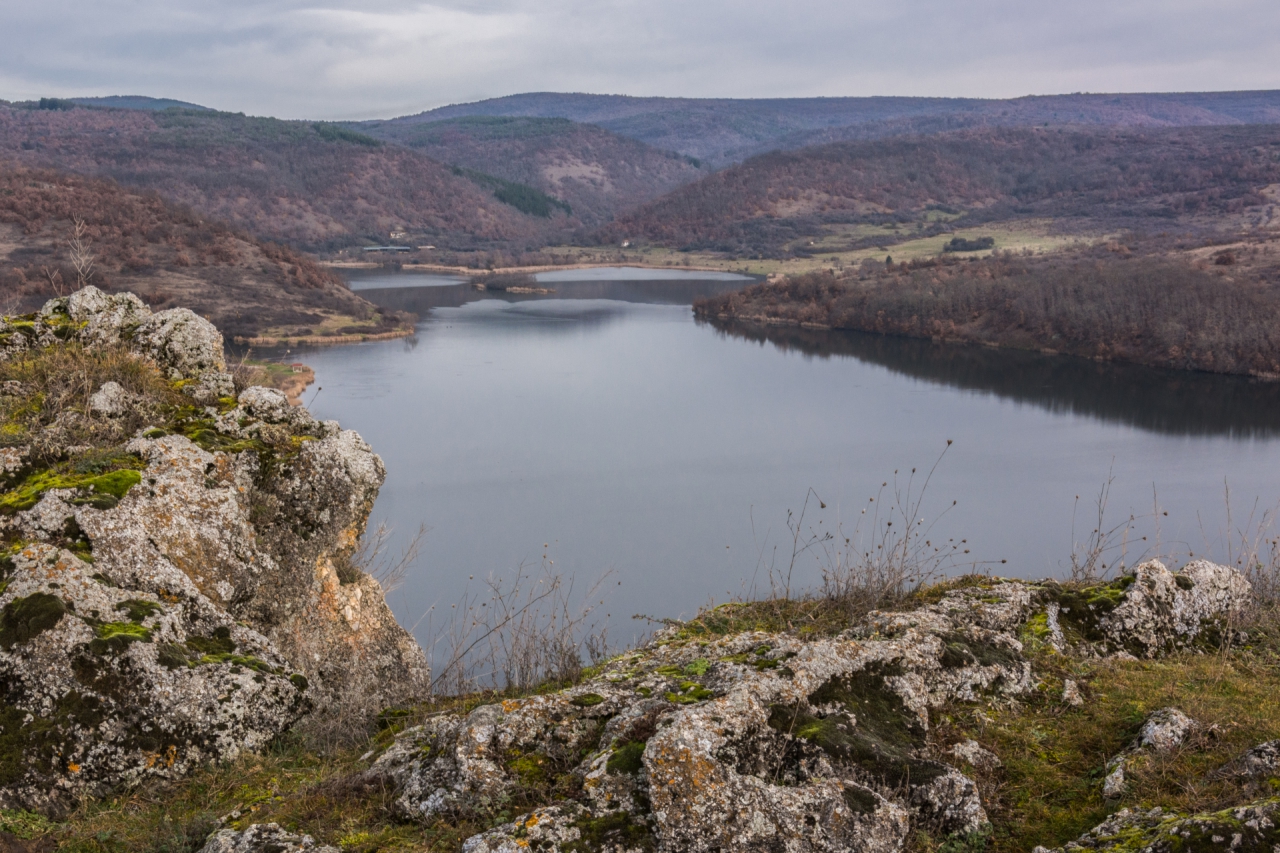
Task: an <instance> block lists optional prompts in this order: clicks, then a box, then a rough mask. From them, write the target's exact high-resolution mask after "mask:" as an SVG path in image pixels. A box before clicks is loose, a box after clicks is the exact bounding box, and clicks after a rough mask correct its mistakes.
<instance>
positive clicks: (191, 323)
mask: <svg viewBox="0 0 1280 853" xmlns="http://www.w3.org/2000/svg"><path fill="white" fill-rule="evenodd" d="M132 343H133V344H134V345H135V346H137V347H138V348H139V349H140V350H141V351H142V352H144V353H146V354H147V355H149V356H151V357H152V358H154V359H155V361H156V363H157V364H159V365H160V367H161V369H162V370H165V371H167V372H168V374H169V378H170V379H198V378H200V377H201V376H203V375H204V374H206V373H209V372H216V373H225V372H226V369H227V364H226V361H225V359H224V358H223V355H222V334H221V333H220V332H219V331H218V330H217V329H216V328H215V327H214V325H213V324H212V323H210V322H209V321H208V320H206V319H204V318H203V317H201V316H200V315H198V314H196V313H195V312H194V311H191V310H190V309H187V308H170V309H169V310H168V311H161V312H159V313H158V314H152V315H151V316H150V317H147V318H146V319H145V320H143V321H142V323H141V324H140V325H139V326H138V327H137V329H136V330H135V331H134V333H133V341H132Z"/></svg>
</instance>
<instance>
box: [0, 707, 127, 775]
mask: <svg viewBox="0 0 1280 853" xmlns="http://www.w3.org/2000/svg"><path fill="white" fill-rule="evenodd" d="M28 717H31V719H30V720H28V719H27V718H28ZM103 719H104V715H103V713H102V706H101V703H100V702H99V701H98V699H97V698H96V697H93V696H87V695H84V694H81V693H78V692H76V691H74V690H73V691H71V692H69V693H67V694H65V695H63V696H62V697H61V698H59V699H58V700H57V702H55V703H54V706H53V712H52V713H51V714H49V715H48V716H42V715H39V714H30V713H29V712H27V711H24V710H23V709H21V708H18V707H16V706H14V705H10V704H8V703H5V702H0V786H5V785H12V784H14V783H15V782H18V781H19V780H21V779H22V778H23V777H24V776H26V775H27V773H29V772H32V771H34V772H44V773H47V772H50V771H51V770H54V769H57V770H60V771H61V770H65V761H66V760H67V759H66V758H65V747H66V745H67V744H66V738H67V736H68V733H70V732H71V731H73V730H74V729H75V728H77V727H80V728H93V727H95V726H97V725H98V724H99V723H101V722H102V721H103Z"/></svg>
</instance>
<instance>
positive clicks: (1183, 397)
mask: <svg viewBox="0 0 1280 853" xmlns="http://www.w3.org/2000/svg"><path fill="white" fill-rule="evenodd" d="M699 323H700V324H702V323H706V324H707V325H711V326H713V327H714V328H715V329H716V330H717V331H718V332H719V333H720V334H722V335H726V336H732V337H736V338H742V339H745V340H748V341H755V342H757V343H759V344H761V345H762V346H763V345H764V344H765V343H766V342H767V343H770V344H773V345H774V346H775V347H777V348H778V349H780V350H783V351H793V352H799V353H803V354H804V355H806V356H812V357H817V358H824V359H825V358H833V357H836V358H840V357H843V358H856V359H859V360H860V361H864V362H867V363H870V364H878V365H881V366H882V367H887V368H888V369H890V370H892V371H894V372H895V373H900V374H904V375H906V376H911V377H914V378H916V379H923V380H925V381H928V382H935V383H938V384H941V385H949V386H952V387H955V388H963V389H965V390H968V391H976V392H981V393H987V394H994V395H995V396H997V397H1001V398H1004V399H1008V400H1016V401H1018V402H1020V403H1027V404H1030V405H1033V406H1038V407H1040V408H1042V409H1045V410H1047V411H1049V412H1052V413H1054V414H1075V415H1086V416H1089V417H1093V418H1097V419H1099V420H1101V421H1104V422H1111V423H1118V424H1124V425H1126V426H1131V427H1137V428H1139V429H1145V430H1150V431H1152V432H1159V433H1164V434H1168V435H1187V436H1223V437H1231V438H1275V437H1277V436H1280V383H1277V382H1265V381H1261V380H1255V379H1250V378H1248V377H1243V376H1223V375H1220V374H1213V373H1198V372H1193V371H1181V370H1163V369H1160V368H1153V367H1142V366H1140V365H1133V364H1119V363H1113V362H1095V361H1090V360H1088V359H1082V358H1073V357H1071V356H1061V355H1045V354H1042V353H1036V352H1026V351H1022V350H1009V349H1000V350H997V349H991V348H988V347H983V346H974V345H968V344H935V343H933V342H932V341H927V340H921V339H918V338H905V337H894V336H888V335H878V334H871V333H866V332H852V331H842V330H832V331H825V330H818V329H801V328H796V327H786V326H776V327H761V326H747V325H739V324H733V323H725V322H722V321H701V320H700V321H699Z"/></svg>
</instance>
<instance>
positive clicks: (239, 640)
mask: <svg viewBox="0 0 1280 853" xmlns="http://www.w3.org/2000/svg"><path fill="white" fill-rule="evenodd" d="M9 562H10V563H11V564H12V568H11V569H10V572H9V574H10V578H9V580H8V582H7V587H6V589H5V591H4V594H3V596H0V683H2V684H3V685H4V688H5V700H6V701H5V702H4V704H3V705H0V803H2V804H4V805H5V806H6V807H9V808H12V807H15V806H21V807H24V808H34V809H40V810H43V811H55V812H56V811H59V810H61V809H63V808H65V807H66V806H67V805H69V804H70V803H72V802H73V801H74V800H75V799H76V798H77V797H79V796H82V795H86V794H100V793H103V792H104V791H105V790H106V789H108V788H109V787H112V786H115V785H118V784H120V783H122V782H129V781H133V780H137V779H140V778H142V777H144V776H157V775H158V776H166V777H176V776H179V775H182V774H184V773H185V772H187V771H188V770H190V769H192V768H193V767H196V766H198V765H199V764H201V763H203V762H206V761H209V760H220V759H228V758H234V757H235V756H236V755H238V754H239V753H240V752H241V751H243V750H253V749H257V748H259V747H261V746H263V745H265V744H266V743H267V741H269V740H270V739H271V738H273V737H275V736H276V735H277V734H279V733H280V732H281V731H283V730H284V729H285V728H286V727H288V726H289V724H291V723H292V722H294V721H295V720H296V719H298V717H299V716H300V715H301V714H302V713H303V711H305V710H306V700H305V693H306V681H305V679H303V678H302V677H301V676H299V675H296V674H294V670H293V668H292V667H291V666H290V665H289V663H288V662H287V661H286V660H285V659H284V658H282V657H281V656H280V655H279V654H278V653H277V652H276V650H275V649H274V647H273V646H272V644H271V643H270V642H269V641H268V640H267V639H266V638H265V637H263V636H262V635H261V634H258V633H257V632H255V631H253V630H251V629H249V628H245V627H243V626H241V625H239V624H237V623H236V622H235V621H234V620H233V619H232V618H231V617H230V615H229V614H228V613H227V612H226V611H225V610H222V609H221V608H218V607H216V606H214V605H213V604H212V603H211V602H210V601H209V600H208V599H207V598H205V597H204V596H202V595H200V594H199V592H198V591H197V590H196V589H195V588H194V586H193V585H192V584H191V583H190V581H189V580H187V579H186V578H185V577H184V576H183V575H182V574H181V573H180V572H177V571H176V570H175V571H170V572H168V573H167V574H166V575H154V576H153V577H152V579H151V580H152V583H150V584H147V585H142V584H135V585H131V586H129V587H120V586H117V585H115V584H113V583H112V582H111V580H110V579H108V578H106V577H104V576H103V575H102V573H100V572H95V571H94V567H91V566H89V565H88V564H86V563H84V562H83V561H81V560H80V559H78V558H77V557H75V556H74V555H72V554H71V553H69V552H67V551H65V550H60V549H58V548H55V547H52V546H49V545H43V544H32V545H28V546H26V547H24V548H22V549H21V550H19V551H18V552H17V553H15V554H13V555H12V556H11V557H10V558H9Z"/></svg>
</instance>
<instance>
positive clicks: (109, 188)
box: [0, 162, 411, 338]
mask: <svg viewBox="0 0 1280 853" xmlns="http://www.w3.org/2000/svg"><path fill="white" fill-rule="evenodd" d="M77 223H79V226H80V227H79V235H78V237H77ZM77 260H80V261H81V268H82V269H84V270H85V272H84V274H83V275H81V274H80V273H79V272H78V271H77V268H76V262H77ZM86 264H87V265H86ZM82 284H93V285H95V286H97V287H99V288H101V289H103V290H107V291H123V290H128V291H132V292H134V293H136V294H138V295H139V296H141V297H142V298H143V299H144V300H145V301H146V302H148V303H149V304H150V305H152V306H153V307H157V308H169V307H176V306H182V307H189V308H191V309H193V310H195V311H197V312H198V313H200V314H202V315H204V316H205V317H207V318H208V319H210V320H211V321H213V323H214V324H215V325H217V326H218V327H219V328H220V329H221V330H222V331H223V333H224V334H226V335H228V336H229V337H235V336H238V337H250V338H252V337H257V336H262V335H267V336H272V337H282V336H286V335H295V336H296V335H309V336H324V335H346V334H360V335H370V334H382V333H387V332H395V331H397V330H401V329H404V328H405V327H406V326H407V324H408V323H409V321H410V320H411V318H410V317H407V316H404V315H399V314H396V313H394V312H383V311H380V310H379V309H377V308H376V307H375V306H373V305H372V304H370V303H368V302H366V301H365V300H363V299H361V298H360V297H359V296H356V295H355V294H354V293H352V292H351V291H350V290H349V289H348V288H347V286H346V285H345V284H344V283H343V282H342V280H341V279H339V278H338V277H337V276H336V275H334V274H333V273H332V272H330V271H329V270H327V269H324V268H323V267H320V266H319V265H317V264H316V263H315V262H314V261H311V260H309V259H308V258H306V257H304V256H302V255H300V254H299V253H297V252H295V251H294V250H292V249H289V248H286V247H284V246H280V245H275V244H271V243H266V242H263V241H260V240H257V239H255V238H253V237H251V236H249V235H248V234H246V233H244V232H243V231H240V230H238V229H235V228H232V227H229V226H228V225H226V224H225V223H222V222H218V221H214V220H210V219H209V218H207V217H205V216H203V215H201V214H197V213H195V212H193V211H191V210H188V209H184V208H181V207H179V206H175V205H173V204H170V203H168V202H165V201H163V200H162V199H161V198H160V197H159V196H158V195H156V194H155V193H153V192H137V191H133V190H129V189H126V188H124V187H121V186H119V185H118V184H115V183H113V182H111V181H106V180H101V179H96V178H86V177H83V176H80V175H68V174H66V173H60V172H54V171H51V170H33V169H26V168H22V167H13V166H10V165H6V164H4V163H2V162H0V313H6V314H8V313H17V312H25V311H31V310H34V309H36V308H38V307H39V306H40V305H41V304H42V303H43V302H44V301H45V300H47V299H49V298H51V297H53V296H58V295H63V294H65V293H69V292H71V291H73V290H76V289H78V288H79V287H80V286H81V285H82Z"/></svg>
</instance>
